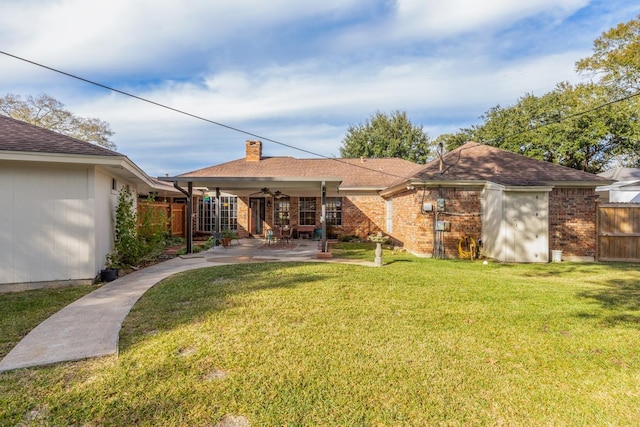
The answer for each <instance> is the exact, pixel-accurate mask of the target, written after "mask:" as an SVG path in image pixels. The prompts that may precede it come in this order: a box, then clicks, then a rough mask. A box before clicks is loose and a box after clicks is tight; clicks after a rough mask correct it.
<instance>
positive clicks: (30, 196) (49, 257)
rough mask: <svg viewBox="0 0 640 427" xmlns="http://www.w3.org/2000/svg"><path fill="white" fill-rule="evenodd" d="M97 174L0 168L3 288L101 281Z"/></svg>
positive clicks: (83, 170) (71, 169)
mask: <svg viewBox="0 0 640 427" xmlns="http://www.w3.org/2000/svg"><path fill="white" fill-rule="evenodd" d="M92 182H93V171H92V170H91V169H89V168H87V167H79V168H74V167H40V166H24V165H22V164H19V165H16V164H15V163H14V164H2V165H1V167H0V200H1V201H2V207H1V208H0V284H3V283H26V282H44V281H58V280H82V279H92V278H93V277H95V269H96V266H95V252H94V246H95V232H94V228H95V226H94V224H95V222H94V217H95V206H94V199H93V190H92V187H93V184H92Z"/></svg>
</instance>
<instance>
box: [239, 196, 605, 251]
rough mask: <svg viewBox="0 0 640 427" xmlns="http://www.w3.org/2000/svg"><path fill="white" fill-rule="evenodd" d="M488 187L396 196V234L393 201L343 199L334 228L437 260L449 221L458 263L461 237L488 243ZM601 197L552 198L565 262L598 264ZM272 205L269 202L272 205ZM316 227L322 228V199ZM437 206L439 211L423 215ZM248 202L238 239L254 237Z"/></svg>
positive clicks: (448, 237)
mask: <svg viewBox="0 0 640 427" xmlns="http://www.w3.org/2000/svg"><path fill="white" fill-rule="evenodd" d="M481 194H482V187H443V188H437V187H428V188H426V189H424V190H423V189H421V188H415V189H412V190H407V191H404V192H401V193H398V194H395V195H394V196H393V197H392V198H390V199H389V200H391V202H390V208H391V212H392V230H391V231H390V230H387V223H386V222H387V221H386V217H387V208H388V204H387V200H385V199H383V198H382V197H379V196H377V195H354V196H345V197H343V203H342V226H338V227H334V231H335V232H336V233H337V235H338V236H343V235H355V236H359V237H363V238H364V237H367V236H369V235H371V234H374V233H376V232H377V231H383V232H384V233H386V234H389V235H390V236H391V237H392V238H393V239H394V241H395V243H396V244H398V245H400V246H403V247H404V248H405V249H407V250H408V251H410V252H413V253H415V254H420V255H427V256H431V255H432V254H433V249H434V227H435V221H436V220H440V221H448V222H450V224H451V230H450V231H448V232H446V233H444V245H445V256H446V257H457V256H458V254H457V248H458V242H459V239H460V237H462V236H465V235H469V236H471V237H473V238H474V239H476V241H478V240H480V239H481V237H482V216H481V212H482V204H481ZM439 198H442V199H444V200H445V210H444V211H443V212H436V205H437V200H438V199H439ZM596 198H597V196H596V194H595V191H594V189H591V188H584V189H581V188H556V189H553V190H552V191H551V193H550V194H549V247H550V248H553V249H561V250H562V251H563V256H564V257H565V258H572V257H573V258H582V259H588V258H593V257H594V256H595V252H596ZM267 200H268V199H267ZM316 200H317V205H316V206H318V210H317V214H316V218H317V220H316V225H317V226H318V227H320V225H321V224H320V208H319V207H320V197H317V198H316ZM425 203H429V204H431V206H432V208H433V210H432V211H430V212H424V211H422V209H421V207H422V206H423V205H424V204H425ZM298 206H299V203H298V198H297V197H291V199H290V215H291V224H292V225H296V224H298V213H299V208H298ZM249 214H250V213H249V206H248V198H246V197H242V198H239V200H238V234H239V236H240V237H248V236H249V231H248V230H249ZM265 216H266V218H267V220H266V221H265V224H264V225H265V227H267V228H271V227H272V226H273V224H272V220H271V218H273V205H272V204H267V206H266V207H265Z"/></svg>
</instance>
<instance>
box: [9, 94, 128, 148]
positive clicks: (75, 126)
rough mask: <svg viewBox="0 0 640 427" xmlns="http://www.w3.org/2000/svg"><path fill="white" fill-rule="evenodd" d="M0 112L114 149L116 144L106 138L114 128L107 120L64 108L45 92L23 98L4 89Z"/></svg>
mask: <svg viewBox="0 0 640 427" xmlns="http://www.w3.org/2000/svg"><path fill="white" fill-rule="evenodd" d="M0 114H4V115H6V116H9V117H11V118H14V119H16V120H21V121H23V122H27V123H31V124H32V125H36V126H40V127H43V128H46V129H49V130H52V131H54V132H58V133H61V134H63V135H67V136H70V137H73V138H76V139H80V140H83V141H87V142H90V143H93V144H97V145H100V146H102V147H105V148H108V149H110V150H115V149H116V145H115V144H114V143H113V142H111V141H110V140H109V138H110V137H111V136H113V135H114V132H113V131H112V130H111V127H110V126H109V124H108V123H107V122H105V121H102V120H100V119H96V118H85V117H78V116H75V115H74V114H73V113H71V112H70V111H68V110H66V109H65V108H64V104H62V103H61V102H60V101H58V100H56V99H55V98H53V97H51V96H49V95H46V94H42V95H40V96H38V97H35V98H34V97H33V96H28V97H27V98H26V99H23V98H22V97H21V96H19V95H14V94H11V93H8V94H7V95H6V96H4V97H2V98H0Z"/></svg>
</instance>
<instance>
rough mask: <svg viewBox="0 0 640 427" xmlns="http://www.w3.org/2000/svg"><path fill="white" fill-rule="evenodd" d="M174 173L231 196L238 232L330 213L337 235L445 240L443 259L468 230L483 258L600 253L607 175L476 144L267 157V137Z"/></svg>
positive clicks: (421, 250)
mask: <svg viewBox="0 0 640 427" xmlns="http://www.w3.org/2000/svg"><path fill="white" fill-rule="evenodd" d="M168 179H171V180H174V181H177V182H182V183H187V182H193V184H194V185H206V186H208V187H209V188H217V191H218V194H220V193H219V192H220V191H222V192H223V193H228V195H230V196H232V197H234V202H233V203H234V204H235V206H236V208H235V209H236V211H235V213H234V214H233V215H235V219H234V222H232V223H226V224H223V225H222V226H225V227H229V228H234V229H235V230H236V231H237V232H238V235H239V237H257V236H262V235H263V234H264V232H265V230H268V229H271V228H275V227H279V226H283V225H287V226H294V227H299V226H301V225H313V226H314V227H316V228H319V227H320V226H321V223H322V221H323V220H324V221H327V223H328V225H329V228H330V229H331V231H332V232H333V233H334V234H336V235H337V236H351V235H353V236H358V237H363V238H365V237H367V236H368V235H371V234H373V233H376V232H378V231H381V232H384V233H385V234H388V235H389V236H391V237H392V239H393V241H394V242H395V244H396V245H399V246H402V247H404V248H405V249H406V250H407V251H409V252H411V253H414V254H416V255H420V256H433V255H434V254H435V248H436V246H438V248H439V249H440V247H442V255H443V256H444V257H447V258H449V257H452V258H453V257H457V256H458V250H457V249H458V244H459V242H460V239H461V238H462V237H464V236H471V237H473V238H474V239H475V240H476V241H479V242H481V243H482V252H481V253H482V255H483V256H486V257H488V258H494V259H496V260H499V261H507V262H548V261H549V259H550V250H561V251H562V252H563V259H565V260H576V261H587V260H594V258H595V256H596V207H597V205H596V200H597V196H596V193H595V188H596V187H598V186H602V185H606V184H607V183H609V182H610V181H608V180H606V179H603V178H601V177H598V176H596V175H593V174H589V173H586V172H582V171H578V170H574V169H571V168H566V167H563V166H559V165H555V164H551V163H548V162H542V161H538V160H535V159H531V158H528V157H525V156H521V155H518V154H514V153H510V152H506V151H503V150H500V149H497V148H494V147H490V146H486V145H481V144H477V143H474V142H469V143H467V144H465V145H464V146H462V147H459V148H458V149H456V150H453V151H451V152H449V153H447V154H446V155H444V156H443V157H442V159H441V160H440V159H438V160H436V161H433V162H431V163H429V164H427V165H417V164H415V163H412V162H408V161H406V160H401V159H295V158H291V157H264V156H263V155H262V144H261V142H260V141H247V142H246V157H245V158H244V159H239V160H236V161H232V162H228V163H225V164H221V165H216V166H212V167H209V168H204V169H201V170H198V171H194V172H190V173H186V174H183V175H179V176H178V177H174V178H168ZM325 180H327V182H328V185H327V194H326V195H327V202H328V205H327V206H326V209H327V211H326V212H324V214H325V215H324V216H323V215H322V212H321V210H320V208H321V200H322V199H321V196H320V192H319V190H318V188H313V187H310V186H309V185H307V184H309V183H314V185H316V184H317V183H318V182H320V181H322V182H325ZM303 184H304V185H303ZM261 190H262V191H261ZM279 193H281V194H280V195H279V196H278V194H279ZM439 202H441V203H443V205H442V206H439ZM438 222H446V223H448V226H449V228H447V231H444V232H437V231H436V224H437V223H438ZM218 226H220V225H218ZM210 229H211V228H210ZM438 254H440V252H438Z"/></svg>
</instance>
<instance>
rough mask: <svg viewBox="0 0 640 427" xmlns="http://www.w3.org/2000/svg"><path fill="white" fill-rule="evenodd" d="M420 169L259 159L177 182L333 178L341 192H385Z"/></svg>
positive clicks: (387, 162)
mask: <svg viewBox="0 0 640 427" xmlns="http://www.w3.org/2000/svg"><path fill="white" fill-rule="evenodd" d="M422 166H423V165H418V164H416V163H413V162H410V161H408V160H403V159H296V158H293V157H263V158H262V160H260V161H246V160H245V159H239V160H234V161H231V162H227V163H222V164H220V165H216V166H211V167H207V168H204V169H200V170H197V171H193V172H187V173H185V174H182V175H179V176H180V177H181V178H196V177H197V178H205V177H207V178H317V177H334V178H340V179H341V181H342V184H341V186H340V187H341V188H364V187H371V188H385V187H387V186H389V185H390V184H391V183H393V182H395V181H397V180H398V179H399V178H403V179H407V178H409V177H410V176H411V175H412V174H414V173H415V172H417V171H418V170H420V168H421V167H422Z"/></svg>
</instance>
